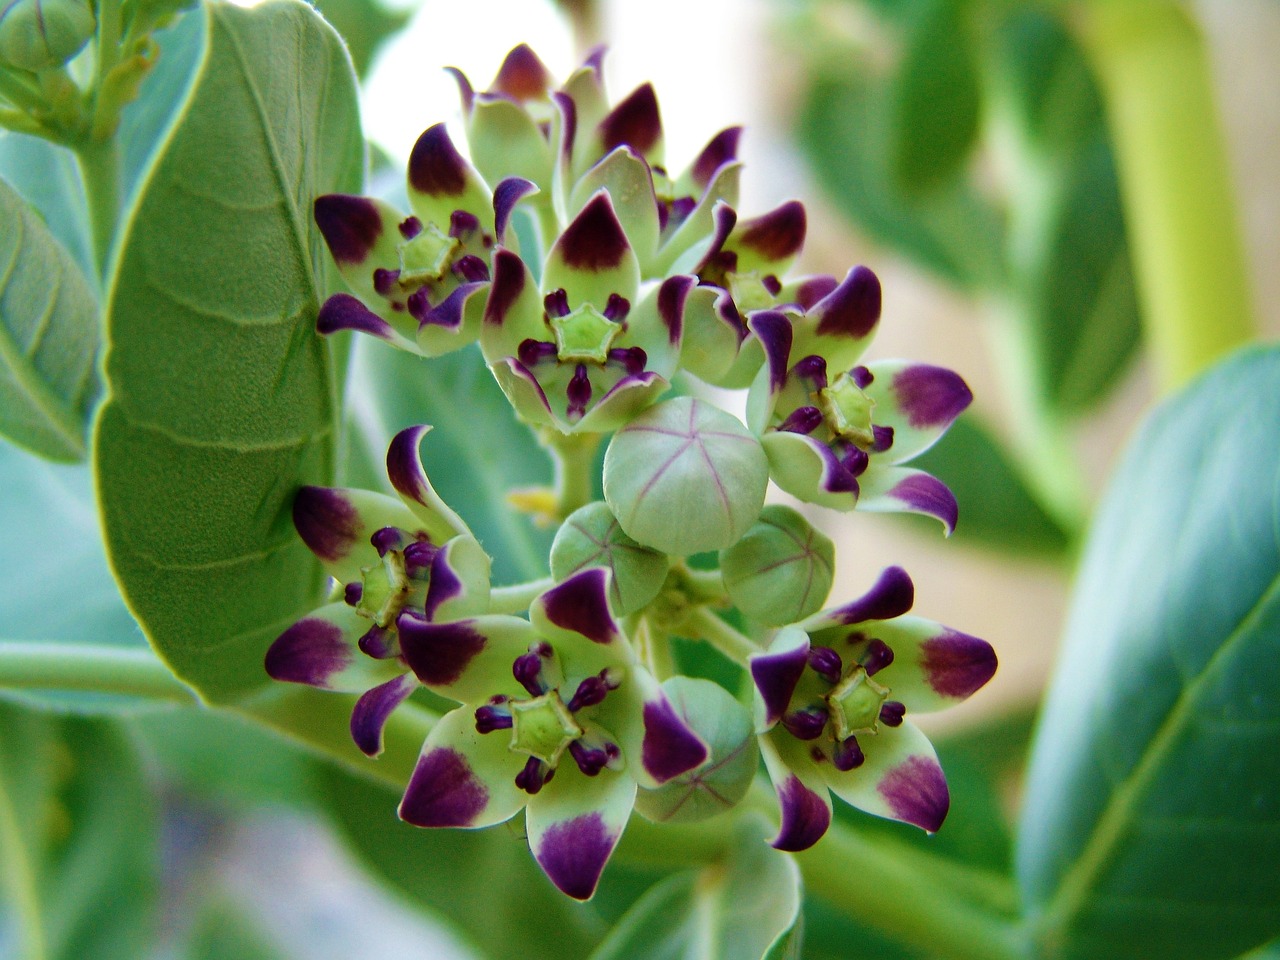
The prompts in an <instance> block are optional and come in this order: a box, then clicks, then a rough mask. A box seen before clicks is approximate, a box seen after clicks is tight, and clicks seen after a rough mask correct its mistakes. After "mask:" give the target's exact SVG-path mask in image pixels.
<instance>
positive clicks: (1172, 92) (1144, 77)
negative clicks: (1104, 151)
mask: <svg viewBox="0 0 1280 960" xmlns="http://www.w3.org/2000/svg"><path fill="white" fill-rule="evenodd" d="M1081 6H1082V14H1083V16H1082V17H1081V18H1080V20H1079V25H1080V35H1081V37H1082V39H1083V42H1084V46H1085V49H1086V51H1087V52H1088V54H1089V56H1090V58H1091V60H1092V63H1093V67H1094V70H1095V71H1096V73H1097V75H1098V78H1099V80H1100V82H1101V86H1102V90H1103V94H1104V96H1105V99H1106V106H1107V123H1108V125H1109V127H1110V130H1111V136H1112V139H1113V141H1114V142H1115V147H1116V152H1117V157H1118V160H1119V172H1120V184H1121V193H1122V196H1123V202H1124V206H1125V217H1126V221H1127V226H1128V229H1129V234H1130V237H1131V242H1132V247H1133V252H1134V263H1135V267H1136V268H1137V274H1138V293H1139V297H1140V299H1141V302H1142V307H1143V320H1144V323H1145V325H1146V334H1147V341H1148V343H1149V345H1150V348H1151V352H1152V355H1153V358H1154V360H1155V364H1156V369H1157V373H1158V376H1159V378H1160V382H1161V384H1162V386H1163V388H1164V389H1165V390H1170V389H1172V388H1174V387H1176V386H1177V385H1179V384H1181V383H1183V382H1185V381H1186V380H1188V379H1190V378H1191V377H1192V376H1194V375H1195V374H1196V373H1198V372H1199V371H1201V370H1203V369H1204V368H1205V367H1207V366H1208V365H1209V364H1210V363H1212V362H1213V361H1214V360H1215V359H1216V358H1217V357H1218V356H1220V355H1221V354H1223V353H1225V352H1226V351H1228V350H1231V349H1232V348H1234V347H1236V346H1238V345H1239V344H1242V343H1245V342H1247V341H1248V340H1250V339H1252V338H1253V336H1254V332H1255V328H1254V319H1253V310H1252V305H1251V298H1250V290H1249V282H1248V271H1247V268H1246V265H1245V252H1244V243H1243V240H1242V238H1241V235H1240V228H1239V222H1238V214H1237V208H1236V201H1235V197H1234V195H1233V191H1232V178H1231V172H1230V166H1229V163H1228V157H1227V151H1226V148H1225V145H1224V143H1223V138H1222V130H1221V125H1220V123H1219V119H1218V111H1217V107H1216V104H1215V103H1214V94H1213V83H1212V77H1211V74H1210V68H1209V62H1208V56H1207V53H1206V49H1205V41H1204V37H1203V35H1202V33H1201V31H1200V29H1199V27H1198V26H1197V24H1196V23H1195V22H1194V21H1193V19H1192V15H1191V14H1190V13H1189V12H1188V11H1187V9H1186V8H1185V7H1184V6H1182V5H1181V4H1178V3H1175V2H1171V0H1123V2H1117V0H1088V2H1085V3H1083V4H1082V5H1081Z"/></svg>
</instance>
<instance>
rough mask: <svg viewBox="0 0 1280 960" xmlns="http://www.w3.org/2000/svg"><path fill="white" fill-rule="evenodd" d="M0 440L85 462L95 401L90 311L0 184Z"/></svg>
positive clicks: (55, 252)
mask: <svg viewBox="0 0 1280 960" xmlns="http://www.w3.org/2000/svg"><path fill="white" fill-rule="evenodd" d="M0 223H3V224H4V225H5V229H4V231H3V233H0V264H2V265H3V266H0V435H3V436H4V438H5V439H7V440H9V441H11V442H13V443H17V444H20V445H21V446H23V447H25V448H27V449H28V450H31V451H33V452H35V453H38V454H39V455H40V456H42V457H47V458H48V459H50V460H59V461H64V462H65V461H74V460H82V459H84V456H85V431H86V426H87V421H88V419H89V416H90V414H91V413H92V409H93V401H94V398H95V397H96V396H97V393H98V378H97V376H96V370H95V368H94V358H95V357H96V355H97V350H98V304H97V300H96V299H95V298H94V294H93V289H92V288H91V287H90V285H89V283H88V282H87V281H86V280H85V275H84V274H83V273H82V272H81V270H80V267H79V266H77V264H76V263H75V261H74V260H72V258H71V256H70V254H68V253H67V252H66V250H65V249H64V248H63V247H62V246H61V244H59V243H58V241H57V240H55V239H54V238H53V234H51V233H50V232H49V229H48V227H46V226H45V223H44V221H43V220H42V219H41V218H40V217H39V216H37V215H36V213H35V212H34V211H33V210H32V209H31V208H30V207H29V206H28V205H27V203H26V201H24V200H23V199H22V197H21V195H19V194H18V193H17V191H15V190H14V189H13V188H11V187H10V186H9V185H8V184H7V183H5V182H4V181H3V180H0Z"/></svg>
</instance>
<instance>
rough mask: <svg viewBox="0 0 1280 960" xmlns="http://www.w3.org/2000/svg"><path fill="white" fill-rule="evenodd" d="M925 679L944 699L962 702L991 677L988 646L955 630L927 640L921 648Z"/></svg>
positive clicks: (991, 652) (993, 664) (992, 658)
mask: <svg viewBox="0 0 1280 960" xmlns="http://www.w3.org/2000/svg"><path fill="white" fill-rule="evenodd" d="M921 653H922V654H923V657H922V660H923V664H922V666H923V668H924V673H925V679H926V680H928V682H929V686H931V687H932V688H933V689H934V691H935V692H936V693H938V694H941V695H942V696H944V697H953V698H955V699H957V700H963V699H965V698H966V697H968V696H970V695H971V694H973V693H974V691H976V690H978V689H979V688H980V687H982V686H983V685H984V684H986V682H987V681H988V680H990V679H991V678H992V677H993V676H995V672H996V667H997V665H998V664H997V661H996V652H995V650H994V649H992V647H991V644H989V643H987V641H985V640H981V639H979V638H978V637H972V636H970V635H969V634H967V633H960V632H959V631H957V630H948V631H947V632H946V633H943V634H942V635H941V636H938V637H934V638H933V639H932V640H927V641H925V643H924V644H923V646H922V647H921Z"/></svg>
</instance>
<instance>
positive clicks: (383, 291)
mask: <svg viewBox="0 0 1280 960" xmlns="http://www.w3.org/2000/svg"><path fill="white" fill-rule="evenodd" d="M399 279H400V271H399V270H387V269H386V268H385V267H378V268H377V269H376V270H374V271H373V289H374V290H375V291H376V292H377V293H378V295H379V296H383V297H386V296H389V295H390V294H391V291H392V289H393V288H394V287H395V285H396V281H397V280H399Z"/></svg>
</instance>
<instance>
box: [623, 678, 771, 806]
mask: <svg viewBox="0 0 1280 960" xmlns="http://www.w3.org/2000/svg"><path fill="white" fill-rule="evenodd" d="M662 690H663V692H664V693H665V694H666V695H667V699H668V700H670V701H671V705H672V706H673V707H674V708H675V710H676V713H678V714H679V715H680V716H681V717H683V718H684V720H685V722H686V723H688V724H689V726H690V727H691V728H693V730H694V732H695V733H697V734H698V736H700V737H701V738H702V739H703V740H704V741H705V742H706V744H707V748H708V750H709V751H710V752H709V754H708V756H707V759H706V760H705V761H704V762H703V763H702V765H701V766H700V767H698V768H697V769H695V770H690V771H689V772H688V773H684V774H681V775H680V776H678V777H676V778H675V779H674V780H670V781H668V782H667V783H664V784H663V785H662V786H661V787H658V788H657V789H656V790H641V791H640V792H639V793H637V794H636V810H637V811H639V812H640V813H641V814H642V815H643V816H645V817H646V818H648V819H649V820H653V821H656V822H659V823H693V822H694V821H697V820H706V819H708V818H710V817H714V816H715V815H716V814H718V813H724V812H725V811H726V810H728V809H730V808H731V807H733V806H734V805H736V804H737V803H738V801H739V800H741V799H742V798H743V797H744V796H746V793H747V791H748V790H749V789H750V788H751V781H752V780H753V779H754V778H755V775H756V770H757V769H758V767H759V765H760V748H759V747H758V746H757V745H756V738H755V731H754V729H753V728H752V723H751V714H750V713H749V712H748V711H747V708H746V707H744V706H743V705H742V704H740V703H738V701H737V700H735V699H733V697H732V696H730V695H729V692H728V691H727V690H725V689H724V687H722V686H720V685H719V684H716V683H712V682H711V681H710V680H699V679H694V678H692V677H672V678H671V679H670V680H667V681H666V682H665V683H663V685H662Z"/></svg>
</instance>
